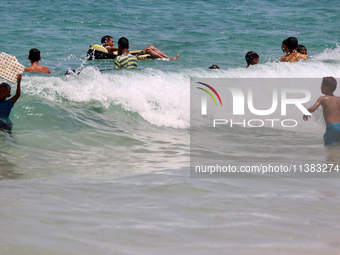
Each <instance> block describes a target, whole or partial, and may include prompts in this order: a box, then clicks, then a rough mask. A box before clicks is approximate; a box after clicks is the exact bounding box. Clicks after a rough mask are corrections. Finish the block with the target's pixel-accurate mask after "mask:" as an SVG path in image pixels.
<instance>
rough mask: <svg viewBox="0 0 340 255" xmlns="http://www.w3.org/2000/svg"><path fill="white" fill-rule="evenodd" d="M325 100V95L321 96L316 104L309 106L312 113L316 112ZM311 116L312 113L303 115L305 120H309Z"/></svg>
mask: <svg viewBox="0 0 340 255" xmlns="http://www.w3.org/2000/svg"><path fill="white" fill-rule="evenodd" d="M324 100H325V97H324V96H321V97H319V99H318V100H317V101H316V102H315V104H314V105H313V106H311V107H309V108H308V111H309V112H310V113H312V112H314V111H315V110H316V109H318V107H319V106H320V105H321V104H322V102H323V101H324ZM310 117H311V115H303V117H302V119H303V120H304V121H307V120H308V118H310Z"/></svg>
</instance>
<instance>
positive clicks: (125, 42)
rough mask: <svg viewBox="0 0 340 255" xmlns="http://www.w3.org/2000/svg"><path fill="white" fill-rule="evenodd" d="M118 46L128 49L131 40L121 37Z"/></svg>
mask: <svg viewBox="0 0 340 255" xmlns="http://www.w3.org/2000/svg"><path fill="white" fill-rule="evenodd" d="M118 46H120V47H122V48H123V49H128V48H129V40H128V39H126V38H125V37H121V38H120V39H119V40H118Z"/></svg>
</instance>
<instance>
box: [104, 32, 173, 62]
mask: <svg viewBox="0 0 340 255" xmlns="http://www.w3.org/2000/svg"><path fill="white" fill-rule="evenodd" d="M101 43H102V45H103V47H105V48H106V49H107V50H108V51H109V53H113V52H114V51H117V50H118V48H117V47H114V43H113V39H112V36H110V35H105V36H103V37H102V39H101ZM144 54H149V55H150V56H151V57H152V58H161V59H168V60H175V59H178V58H179V54H178V55H177V56H175V57H169V56H167V55H165V54H164V53H163V52H161V51H160V50H159V49H157V48H156V47H155V46H153V45H149V46H148V47H146V48H145V49H144V50H142V51H141V52H140V53H138V54H137V55H144Z"/></svg>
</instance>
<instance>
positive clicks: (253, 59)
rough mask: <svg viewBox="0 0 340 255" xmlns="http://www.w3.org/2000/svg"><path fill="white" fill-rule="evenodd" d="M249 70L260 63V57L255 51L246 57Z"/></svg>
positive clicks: (249, 52) (248, 53)
mask: <svg viewBox="0 0 340 255" xmlns="http://www.w3.org/2000/svg"><path fill="white" fill-rule="evenodd" d="M245 58H246V61H247V68H248V67H249V66H251V65H256V64H258V63H259V60H260V56H259V54H257V53H256V52H255V51H248V52H247V54H246V56H245Z"/></svg>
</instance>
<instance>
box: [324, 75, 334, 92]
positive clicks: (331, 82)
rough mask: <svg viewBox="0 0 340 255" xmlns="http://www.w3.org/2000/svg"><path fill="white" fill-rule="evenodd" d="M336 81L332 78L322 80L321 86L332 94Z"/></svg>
mask: <svg viewBox="0 0 340 255" xmlns="http://www.w3.org/2000/svg"><path fill="white" fill-rule="evenodd" d="M336 85H337V82H336V79H335V78H334V77H332V76H328V77H323V78H322V86H325V87H327V88H329V89H330V90H331V91H332V92H333V91H334V90H336Z"/></svg>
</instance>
